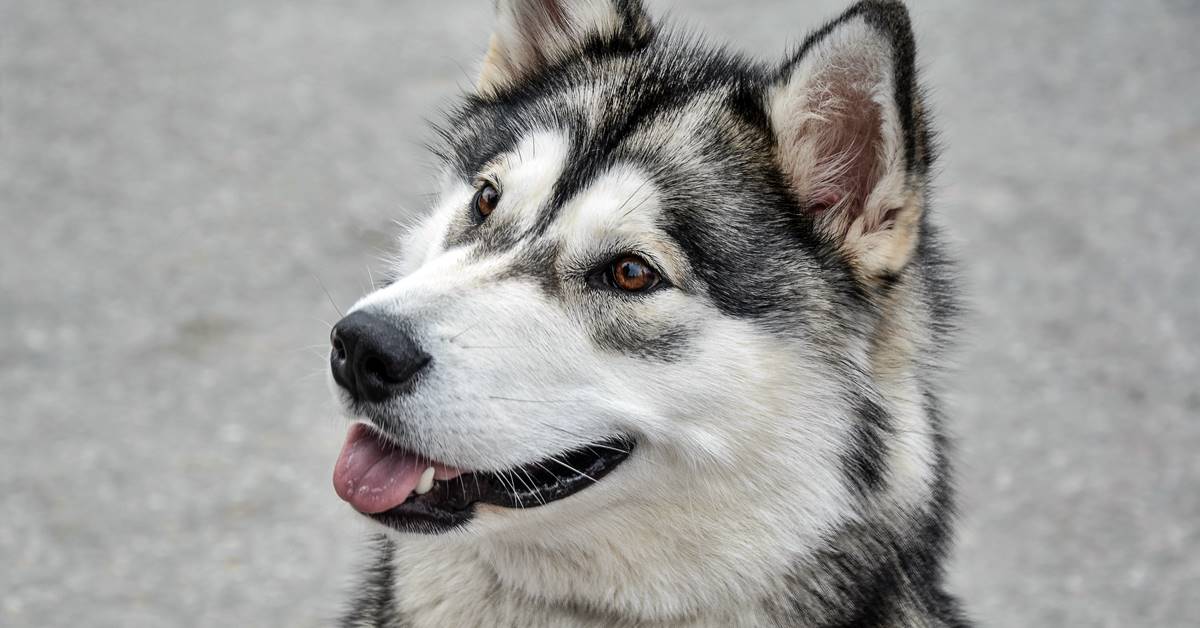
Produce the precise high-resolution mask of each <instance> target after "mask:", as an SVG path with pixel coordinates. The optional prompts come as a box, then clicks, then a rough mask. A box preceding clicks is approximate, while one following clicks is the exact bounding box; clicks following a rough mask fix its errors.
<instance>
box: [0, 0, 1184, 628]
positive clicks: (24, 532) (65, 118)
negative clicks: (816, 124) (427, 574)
mask: <svg viewBox="0 0 1200 628" xmlns="http://www.w3.org/2000/svg"><path fill="white" fill-rule="evenodd" d="M489 4H490V3H488V2H485V1H484V0H474V1H472V2H439V3H428V2H399V1H394V0H353V1H351V2H339V3H333V2H318V1H315V0H287V1H285V0H254V1H250V0H176V1H174V2H150V1H149V0H146V1H136V0H110V1H109V2H104V3H98V2H96V3H79V2H68V1H66V0H0V217H2V218H3V221H2V222H0V323H2V324H0V346H2V347H3V351H2V352H0V625H3V626H39V627H50V626H122V627H134V626H284V625H286V626H317V625H322V624H325V623H326V622H327V621H328V619H329V618H330V617H331V616H333V615H335V614H336V610H337V606H338V602H339V599H340V597H341V596H340V593H339V591H340V589H341V587H342V586H343V583H344V581H345V578H346V576H347V574H348V573H349V569H350V564H351V559H352V558H353V555H354V548H355V546H356V539H357V538H358V537H359V536H360V535H361V533H362V530H363V526H362V524H361V523H359V522H358V521H357V520H356V519H355V518H354V517H353V516H351V515H350V514H349V513H347V512H346V510H347V508H345V507H344V505H343V504H341V503H340V502H339V500H337V499H336V497H335V496H334V494H333V491H332V490H331V487H330V482H329V471H330V468H331V464H332V462H333V458H334V456H335V454H336V450H337V448H338V445H339V439H340V432H341V428H340V426H339V425H338V421H337V420H335V418H334V414H333V412H332V407H331V404H330V402H329V400H328V398H327V393H326V391H325V388H324V382H323V379H322V376H321V375H320V373H321V369H322V366H323V360H324V358H323V354H324V350H323V344H324V342H325V337H326V331H325V330H326V329H327V328H326V325H327V323H328V322H330V321H332V320H334V319H335V318H336V317H337V313H336V312H335V311H334V307H333V306H332V305H331V304H330V302H329V300H328V299H327V298H326V295H325V293H324V291H323V290H322V289H321V287H320V285H319V282H320V283H323V284H324V285H325V286H327V287H328V289H329V292H330V293H331V295H332V299H333V300H334V301H336V302H337V304H338V305H339V307H341V306H344V305H345V304H348V303H350V302H352V301H353V300H354V298H355V297H356V296H358V295H359V294H361V293H362V291H363V290H365V287H366V285H367V281H368V276H367V268H368V267H376V268H377V267H378V263H377V261H376V258H377V256H378V255H380V254H382V253H383V252H385V251H386V250H387V247H388V243H389V241H390V238H391V237H392V235H393V233H394V232H395V227H394V225H393V224H392V221H393V220H404V219H406V218H407V217H409V216H410V215H412V214H411V213H412V212H416V211H419V210H420V208H421V207H422V204H423V202H424V196H423V195H424V194H426V193H428V192H430V191H431V187H432V186H431V181H430V177H429V173H430V169H429V161H428V159H427V158H426V156H425V155H424V154H423V152H422V151H421V149H420V146H419V144H420V141H421V140H422V139H423V138H424V137H425V136H424V127H423V123H422V119H423V118H427V117H435V116H436V115H437V108H438V106H439V105H441V104H444V103H445V102H446V100H445V99H446V98H448V97H450V96H451V95H452V94H454V93H456V91H457V90H460V89H462V88H466V87H467V86H469V85H471V83H472V79H473V77H472V76H471V69H470V68H472V67H474V64H475V62H476V59H477V57H478V56H479V55H480V53H481V51H482V49H483V48H484V45H485V41H486V34H487V30H488V19H489V16H490V8H489ZM654 4H655V5H656V6H658V7H660V8H661V7H662V6H663V5H664V4H670V5H671V8H672V13H673V14H674V15H675V16H676V18H678V19H680V20H683V21H685V22H691V23H695V24H699V25H701V26H703V27H704V28H707V29H708V30H709V32H710V33H711V34H712V35H713V36H714V37H716V38H718V39H726V40H730V41H732V42H733V43H734V45H735V46H737V47H741V48H743V49H746V50H749V51H752V52H755V53H759V54H778V53H779V52H780V51H782V50H783V49H784V46H785V44H787V43H795V42H796V41H797V39H799V38H800V37H801V36H802V34H803V33H804V32H805V31H806V30H807V29H808V28H810V27H812V26H814V25H815V24H816V23H817V21H818V20H819V19H821V18H823V17H827V16H831V15H833V14H834V13H836V12H837V11H838V10H839V9H840V8H841V4H842V3H841V2H839V1H834V0H810V1H808V2H799V1H794V0H793V1H787V2H783V1H780V2H759V3H753V2H746V3H730V2H723V1H720V0H705V1H690V2H684V1H682V0H676V1H675V2H671V3H667V2H665V1H664V2H656V3H654ZM912 5H913V13H914V16H915V20H916V27H917V30H918V34H919V39H920V53H921V60H922V65H923V67H924V77H925V80H926V82H927V84H928V85H929V87H930V89H931V92H930V93H931V100H932V104H933V107H934V110H935V111H936V113H937V114H938V115H937V120H938V123H939V126H940V128H941V130H942V141H943V144H944V146H945V152H944V158H943V160H942V162H941V165H940V172H939V175H938V183H939V187H940V193H939V195H938V198H939V201H938V204H937V211H938V213H939V214H940V217H941V221H942V222H943V223H944V224H945V225H947V226H948V228H949V232H950V233H951V234H952V236H953V239H954V242H955V248H956V250H957V251H958V253H959V256H960V257H961V258H962V259H963V261H964V267H963V280H964V284H965V286H966V290H967V294H968V296H969V298H970V301H971V303H972V306H973V314H972V315H971V317H970V318H969V319H968V320H967V323H966V330H967V334H966V340H967V342H966V344H965V346H964V348H963V350H962V351H961V353H960V362H961V369H960V375H958V376H957V377H956V378H955V388H956V389H957V390H958V391H959V392H958V394H957V395H956V396H955V398H954V401H953V405H952V407H953V409H954V412H953V417H954V424H955V427H956V431H957V433H958V436H959V441H960V447H959V460H960V464H959V468H960V472H961V481H960V486H961V489H962V490H961V500H960V502H961V510H962V513H963V515H962V523H961V526H960V533H959V543H958V549H957V552H956V554H955V558H954V561H953V565H952V572H953V578H952V583H953V587H954V589H955V590H956V591H957V592H959V593H961V594H962V596H963V598H964V599H965V600H966V602H967V605H968V608H969V610H970V611H971V613H972V614H973V615H974V616H975V617H977V618H979V619H980V620H981V621H982V624H983V625H986V626H1012V627H1017V628H1022V627H1029V626H1113V627H1130V626H1156V627H1162V626H1178V627H1183V626H1195V625H1196V622H1197V621H1200V384H1197V382H1200V351H1198V346H1200V271H1198V269H1200V252H1198V247H1197V242H1200V208H1197V206H1196V199H1198V198H1200V176H1198V170H1200V117H1198V115H1197V111H1198V109H1197V103H1200V38H1198V37H1197V36H1196V33H1197V32H1198V31H1200V5H1197V4H1196V3H1195V2H1193V1H1191V0H1147V1H1144V2H1125V1H1117V0H1095V1H1084V0H1063V1H1060V2H1035V1H1033V0H1021V1H1015V0H1014V1H1013V2H981V1H978V0H975V1H965V0H946V1H944V2H930V1H920V0H914V1H913V2H912Z"/></svg>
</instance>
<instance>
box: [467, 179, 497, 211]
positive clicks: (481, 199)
mask: <svg viewBox="0 0 1200 628" xmlns="http://www.w3.org/2000/svg"><path fill="white" fill-rule="evenodd" d="M499 204H500V190H497V189H496V186H494V185H492V184H491V183H489V182H487V181H484V182H483V185H480V186H479V189H478V190H476V191H475V198H474V199H472V200H471V206H472V207H474V208H475V214H476V216H477V217H478V218H479V220H483V219H484V218H487V217H488V216H490V215H492V212H494V211H496V206H497V205H499Z"/></svg>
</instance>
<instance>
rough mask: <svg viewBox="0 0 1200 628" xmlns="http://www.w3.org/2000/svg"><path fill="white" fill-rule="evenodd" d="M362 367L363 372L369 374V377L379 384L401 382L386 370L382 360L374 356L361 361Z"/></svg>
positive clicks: (386, 367)
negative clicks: (379, 382)
mask: <svg viewBox="0 0 1200 628" xmlns="http://www.w3.org/2000/svg"><path fill="white" fill-rule="evenodd" d="M362 367H363V372H365V373H367V374H369V375H370V376H371V377H374V378H375V379H377V380H379V381H381V382H384V383H388V384H395V383H399V382H401V381H403V380H401V379H399V378H397V377H396V376H395V375H394V374H393V373H392V372H391V370H390V369H389V368H388V365H387V364H385V363H384V361H383V360H382V359H380V358H378V357H376V356H369V357H367V358H366V359H365V360H363V365H362Z"/></svg>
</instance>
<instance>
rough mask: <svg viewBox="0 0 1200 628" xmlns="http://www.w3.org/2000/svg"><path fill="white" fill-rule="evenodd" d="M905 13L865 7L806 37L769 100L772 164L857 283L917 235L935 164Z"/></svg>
mask: <svg viewBox="0 0 1200 628" xmlns="http://www.w3.org/2000/svg"><path fill="white" fill-rule="evenodd" d="M914 47H915V46H914V43H913V34H912V27H911V26H910V24H909V19H908V12H907V11H906V10H905V8H904V5H903V4H902V3H901V2H899V1H898V0H862V1H861V2H859V3H858V4H856V5H854V6H853V7H851V8H850V9H849V10H847V11H846V12H845V13H844V14H843V15H842V16H841V17H839V18H838V19H836V20H834V21H833V22H830V23H829V24H827V25H826V26H825V27H824V28H822V29H820V30H818V31H817V32H815V33H813V34H812V35H811V36H810V37H809V38H808V40H807V41H805V42H804V44H803V45H802V46H801V48H800V51H799V52H798V53H797V54H796V55H795V56H793V58H792V59H790V60H788V62H787V63H785V64H784V66H783V68H782V71H781V73H780V75H779V76H778V78H777V79H776V82H775V84H774V85H773V86H772V88H771V90H770V92H769V94H768V103H767V104H768V110H769V115H770V119H771V126H772V128H773V129H774V131H775V135H776V142H777V158H778V162H779V165H780V167H781V169H782V170H783V173H784V175H785V176H786V177H787V179H788V183H789V184H790V185H791V187H792V191H793V192H794V193H795V194H796V197H797V198H798V199H799V201H800V202H801V203H802V204H803V206H804V211H805V212H806V213H808V214H809V215H810V216H811V217H812V219H813V221H814V223H815V224H816V226H817V228H818V230H819V231H820V232H821V233H822V234H823V235H824V236H825V237H826V238H828V239H829V240H830V241H831V242H832V243H834V244H836V246H837V247H838V248H839V249H840V250H841V251H842V253H843V254H844V256H845V258H846V260H847V261H848V262H850V264H851V266H852V267H853V268H854V269H855V271H857V273H858V274H859V276H860V277H861V278H862V279H864V280H868V281H870V280H873V279H875V278H879V277H885V276H889V275H894V274H896V273H899V272H900V271H901V270H902V269H903V268H904V267H905V265H906V264H907V263H908V261H909V259H910V258H911V257H912V255H913V252H914V250H915V248H916V245H917V242H918V240H919V239H920V237H921V233H920V231H921V224H922V220H921V216H922V213H923V212H924V197H923V194H922V191H923V189H924V184H925V177H926V173H927V172H928V170H929V166H930V161H931V159H932V156H931V152H930V140H929V131H928V130H927V127H926V122H925V114H924V107H923V106H922V103H921V90H920V88H919V87H918V86H917V84H916V75H917V71H916V67H915V63H914Z"/></svg>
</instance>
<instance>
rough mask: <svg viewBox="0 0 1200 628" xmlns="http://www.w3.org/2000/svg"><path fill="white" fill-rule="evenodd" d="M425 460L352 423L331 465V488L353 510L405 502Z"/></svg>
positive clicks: (371, 510)
mask: <svg viewBox="0 0 1200 628" xmlns="http://www.w3.org/2000/svg"><path fill="white" fill-rule="evenodd" d="M428 466H429V463H428V462H427V461H425V462H422V461H420V460H418V459H417V457H416V456H415V455H413V454H411V453H409V452H407V451H404V450H403V449H397V448H395V447H391V446H390V445H388V444H386V443H384V442H383V441H382V440H380V439H379V438H378V437H376V436H375V434H373V433H371V430H370V428H368V427H367V426H366V425H363V424H362V423H355V424H354V425H353V426H351V427H350V432H349V433H348V434H346V444H345V445H342V454H341V455H340V456H338V460H337V465H336V466H334V468H333V488H334V490H336V491H337V494H338V497H341V498H342V499H344V500H346V501H347V502H349V503H350V505H351V506H353V507H354V509H355V510H357V511H359V512H362V513H367V514H373V513H377V512H383V511H385V510H391V509H392V508H395V507H396V506H399V505H400V504H402V503H404V500H406V499H408V496H409V495H410V494H411V493H412V492H413V489H415V488H416V487H417V483H418V482H420V481H421V473H423V472H424V471H425V469H426V468H428Z"/></svg>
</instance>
